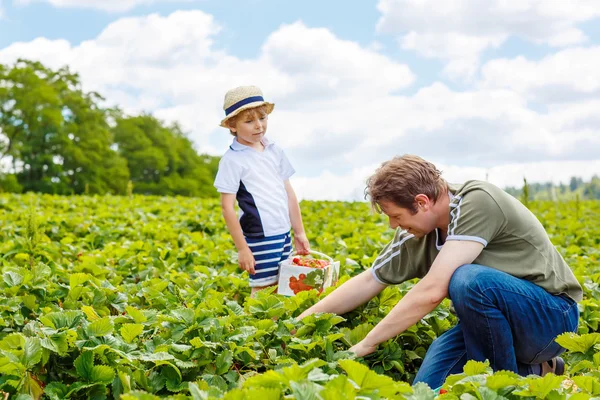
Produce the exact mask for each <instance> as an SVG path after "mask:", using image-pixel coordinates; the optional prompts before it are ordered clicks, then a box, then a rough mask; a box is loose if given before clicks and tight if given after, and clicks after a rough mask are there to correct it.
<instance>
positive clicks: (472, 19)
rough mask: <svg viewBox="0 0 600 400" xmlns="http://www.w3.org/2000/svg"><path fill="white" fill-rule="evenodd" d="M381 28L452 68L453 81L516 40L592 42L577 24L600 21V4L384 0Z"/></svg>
mask: <svg viewBox="0 0 600 400" xmlns="http://www.w3.org/2000/svg"><path fill="white" fill-rule="evenodd" d="M377 8H378V9H379V11H380V12H381V18H380V20H379V22H378V25H377V26H378V30H379V31H381V32H384V33H391V34H398V35H399V41H400V44H401V47H402V48H404V49H410V50H414V51H416V52H417V53H419V54H421V55H423V56H424V57H430V58H440V59H444V60H447V61H448V62H449V64H448V65H447V67H446V69H445V73H446V74H447V75H449V76H450V77H452V78H457V77H460V76H462V77H472V76H473V75H474V73H475V72H476V71H477V64H478V60H479V55H480V54H481V53H482V52H483V51H484V50H485V49H488V48H495V47H498V46H500V45H501V44H502V43H504V42H505V41H506V40H507V39H508V38H509V37H510V36H518V37H521V38H524V39H526V40H529V41H531V42H534V43H539V44H542V43H543V44H548V45H550V46H557V47H563V46H570V45H575V44H580V43H583V42H585V41H587V40H588V38H587V37H586V36H585V34H584V33H583V32H582V31H581V30H580V29H579V28H577V24H579V23H582V22H585V21H590V20H593V19H595V18H598V17H600V2H598V1H596V0H573V1H546V0H520V1H506V0H489V1H484V2H482V1H480V0H446V1H436V0H380V1H379V3H378V6H377Z"/></svg>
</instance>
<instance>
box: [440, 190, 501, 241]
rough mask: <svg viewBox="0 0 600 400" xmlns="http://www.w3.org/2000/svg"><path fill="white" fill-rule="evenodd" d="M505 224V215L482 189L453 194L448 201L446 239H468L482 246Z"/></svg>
mask: <svg viewBox="0 0 600 400" xmlns="http://www.w3.org/2000/svg"><path fill="white" fill-rule="evenodd" d="M505 224H506V217H505V216H504V213H503V212H502V209H501V208H500V206H498V203H496V201H495V200H494V198H493V197H492V196H491V195H490V194H489V193H487V192H486V191H484V190H473V191H471V192H467V193H465V194H464V195H463V196H455V197H454V199H452V201H451V202H450V224H449V225H448V236H447V237H446V241H448V240H469V241H473V242H479V243H481V244H482V245H483V246H484V247H486V246H487V245H488V243H490V242H491V241H492V240H493V239H494V237H496V235H497V234H498V233H499V232H500V231H501V229H502V228H503V227H504V226H505Z"/></svg>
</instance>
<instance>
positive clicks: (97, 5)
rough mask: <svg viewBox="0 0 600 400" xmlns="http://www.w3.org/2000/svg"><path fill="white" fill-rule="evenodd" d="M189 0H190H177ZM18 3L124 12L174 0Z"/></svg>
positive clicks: (28, 0) (29, 0)
mask: <svg viewBox="0 0 600 400" xmlns="http://www.w3.org/2000/svg"><path fill="white" fill-rule="evenodd" d="M182 1H190V0H179V2H182ZM15 2H16V3H18V4H22V5H28V4H31V3H34V2H46V3H49V4H51V5H52V6H54V7H58V8H94V9H99V10H103V11H109V12H124V11H128V10H131V9H133V8H135V7H138V6H141V5H149V4H153V3H158V2H163V3H164V2H174V0H16V1H15Z"/></svg>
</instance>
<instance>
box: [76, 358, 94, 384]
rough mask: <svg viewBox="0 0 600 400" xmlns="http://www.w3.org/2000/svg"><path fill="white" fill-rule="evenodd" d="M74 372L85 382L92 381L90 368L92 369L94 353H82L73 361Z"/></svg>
mask: <svg viewBox="0 0 600 400" xmlns="http://www.w3.org/2000/svg"><path fill="white" fill-rule="evenodd" d="M73 365H75V370H76V371H77V373H78V374H79V376H81V377H82V378H83V379H85V380H86V381H90V380H92V368H93V367H94V353H92V352H91V351H84V352H83V353H81V354H80V355H79V357H77V358H76V359H75V362H74V363H73Z"/></svg>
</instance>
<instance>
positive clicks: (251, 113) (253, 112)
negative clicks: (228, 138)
mask: <svg viewBox="0 0 600 400" xmlns="http://www.w3.org/2000/svg"><path fill="white" fill-rule="evenodd" d="M267 114H268V113H267V106H266V105H262V106H258V107H253V108H249V109H247V110H244V111H242V112H240V113H239V114H238V115H234V116H233V117H231V118H229V119H228V120H227V125H228V126H229V127H230V128H235V124H236V123H237V121H243V120H245V119H246V118H250V119H254V118H262V117H265V116H267ZM229 132H230V133H231V134H232V135H233V136H237V133H235V132H233V131H232V130H229Z"/></svg>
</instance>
